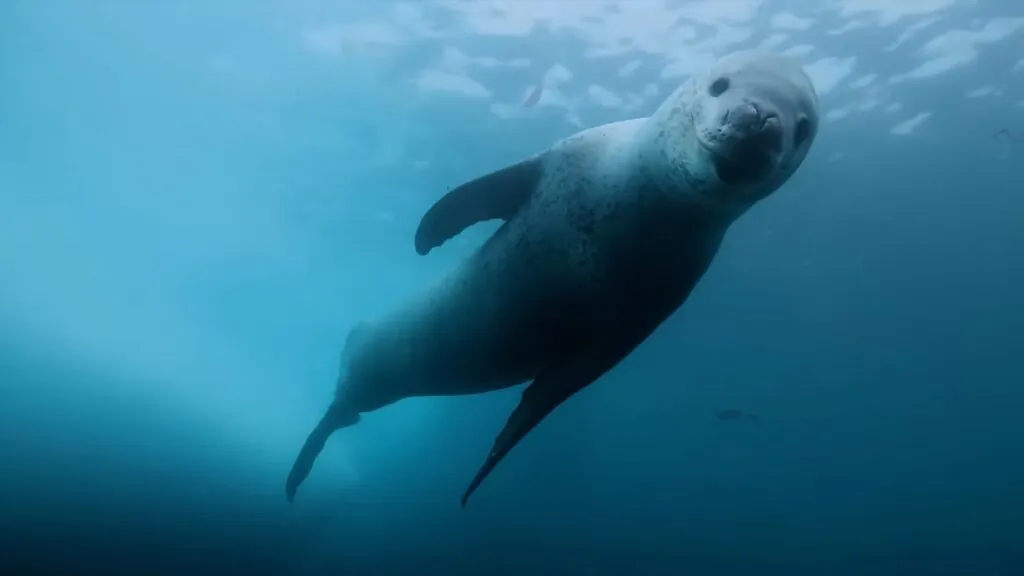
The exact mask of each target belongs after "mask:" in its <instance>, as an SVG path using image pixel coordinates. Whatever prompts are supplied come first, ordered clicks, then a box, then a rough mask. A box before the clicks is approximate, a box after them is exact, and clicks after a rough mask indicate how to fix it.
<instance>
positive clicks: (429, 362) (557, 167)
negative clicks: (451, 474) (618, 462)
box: [285, 51, 819, 506]
mask: <svg viewBox="0 0 1024 576" xmlns="http://www.w3.org/2000/svg"><path fill="white" fill-rule="evenodd" d="M818 125H819V112H818V97H817V94H816V92H815V89H814V86H813V84H812V82H811V80H810V78H809V77H808V76H807V74H806V73H805V72H804V71H803V69H802V68H801V66H800V65H799V64H798V63H797V62H796V61H795V60H793V59H791V58H788V57H785V56H782V55H778V54H773V53H766V52H755V51H748V52H737V53H733V54H731V55H729V56H726V57H724V58H722V59H721V60H719V61H718V62H716V63H715V64H714V66H713V67H712V68H711V70H710V71H709V72H708V73H707V74H706V75H701V76H699V77H694V78H691V79H689V80H688V81H687V82H685V83H683V84H682V85H681V86H680V87H679V88H677V89H676V90H675V91H674V92H673V93H672V94H671V95H670V96H669V97H668V98H667V99H666V100H665V101H664V102H663V103H662V104H661V105H660V106H659V107H658V108H657V109H656V110H655V112H654V114H653V115H652V116H650V117H647V118H637V119H633V120H625V121H622V122H615V123H611V124H606V125H603V126H598V127H596V128H590V129H587V130H583V131H582V132H579V133H577V134H575V135H573V136H570V137H568V138H566V139H565V140H562V141H560V142H558V143H556V144H554V145H553V146H551V147H550V148H549V149H547V150H545V151H543V152H540V153H538V154H536V155H534V156H531V157H528V158H526V159H524V160H521V161H519V162H517V163H515V164H512V165H510V166H507V167H505V168H502V169H500V170H497V171H494V172H491V173H489V174H486V175H484V176H481V177H479V178H476V179H475V180H472V181H469V182H466V183H464V184H462V185H461V186H458V187H456V188H454V189H452V190H450V191H449V192H448V193H447V194H445V195H444V196H443V197H441V198H440V199H439V200H438V201H437V202H436V203H435V204H434V205H433V206H432V207H431V208H430V209H429V210H428V211H427V212H426V214H425V215H424V216H423V218H422V220H421V221H420V223H419V227H418V229H417V230H416V234H415V247H416V250H417V252H418V253H419V254H421V255H425V254H427V253H428V252H430V251H431V250H432V249H434V248H436V247H438V246H440V245H441V244H443V243H444V242H445V241H447V240H448V239H450V238H452V237H454V236H456V235H458V234H459V233H460V232H461V231H462V230H464V229H465V228H467V227H469V226H471V225H473V224H475V223H477V222H481V221H485V220H493V219H501V220H503V221H504V223H503V224H502V225H501V227H500V228H499V229H498V230H497V231H496V232H495V233H494V234H493V235H492V236H490V237H489V238H488V239H487V240H486V241H485V242H484V243H483V244H482V245H481V246H480V247H479V248H477V249H476V250H475V252H473V253H472V254H471V255H469V256H468V257H466V258H465V259H464V260H462V261H461V262H460V263H459V264H458V265H457V266H456V267H455V269H454V270H452V271H451V272H450V273H449V274H448V275H447V276H445V277H444V278H442V279H441V280H440V282H438V283H437V284H435V285H434V286H433V287H432V288H430V289H428V290H427V291H425V292H423V293H421V295H420V296H419V297H417V298H415V299H413V300H412V301H411V302H408V303H407V304H406V305H405V306H403V307H400V308H398V309H397V310H395V311H394V312H392V313H390V314H387V315H385V316H383V317H381V318H379V319H376V320H373V321H371V322H365V323H362V324H359V325H357V326H356V327H355V328H353V329H352V331H351V332H350V334H349V336H348V338H347V340H346V343H345V346H344V349H343V352H342V370H341V374H340V376H339V378H338V381H337V386H336V390H335V394H334V399H333V401H332V402H331V404H330V406H329V407H328V408H327V410H326V413H325V414H324V416H323V418H322V419H321V420H320V422H319V423H318V424H317V425H316V427H315V428H314V429H313V431H312V432H310V434H309V436H308V437H307V439H306V442H305V444H304V445H303V446H302V449H301V451H300V452H299V455H298V457H297V458H296V460H295V463H294V465H293V466H292V469H291V472H290V473H289V475H288V478H287V481H286V484H285V493H286V496H287V499H288V501H289V502H291V501H293V500H294V497H295V492H296V490H297V488H298V486H299V484H301V483H302V481H303V480H304V479H305V478H306V477H307V476H308V475H309V472H310V470H311V469H312V467H313V463H314V461H315V460H316V458H317V456H318V455H319V453H320V452H321V450H322V449H323V447H324V444H325V443H326V441H327V439H328V437H329V436H330V435H331V434H332V433H333V432H334V431H336V430H338V429H340V428H345V427H347V426H351V425H353V424H355V423H357V422H358V421H359V419H360V414H363V413H367V412H371V411H374V410H377V409H379V408H382V407H384V406H387V405H389V404H392V403H394V402H397V401H399V400H402V399H403V398H409V397H414V396H445V395H458V394H476V393H482V392H487V391H492V390H498V389H503V388H507V387H511V386H515V385H517V384H522V383H525V382H529V385H528V386H526V388H525V389H524V391H523V394H522V397H521V399H520V401H519V404H518V406H517V407H516V408H515V410H514V411H513V412H512V414H511V416H510V417H509V418H508V421H507V422H506V423H505V426H504V428H503V429H502V430H501V432H500V433H499V434H498V436H497V439H496V440H495V442H494V445H493V448H492V450H491V452H490V454H488V456H487V458H486V460H485V461H484V462H483V465H482V466H481V467H480V468H479V471H478V472H477V474H476V476H475V477H474V478H473V480H472V481H471V482H470V484H469V487H468V488H467V489H466V491H465V493H464V495H463V497H462V506H465V505H466V502H467V500H468V499H469V497H470V496H471V495H472V494H473V492H474V491H475V490H476V489H477V488H478V487H479V486H480V484H481V483H482V482H483V480H484V479H485V478H486V477H487V476H488V475H489V474H490V473H491V471H492V470H493V469H494V468H495V466H496V465H497V464H498V463H499V462H500V461H501V460H502V459H503V458H504V457H505V456H506V455H507V454H508V453H509V451H510V450H511V449H512V448H513V447H514V446H515V445H516V444H517V443H518V442H519V441H520V440H522V439H523V438H524V437H525V436H526V435H527V434H528V433H529V432H530V430H532V429H533V428H534V427H535V426H537V424H538V423H540V422H541V421H542V420H543V419H544V418H545V417H546V416H547V415H548V414H550V413H551V412H552V411H553V410H554V409H555V408H556V407H558V406H559V405H560V404H562V403H563V402H565V401H566V400H567V399H568V398H570V397H571V396H572V395H573V394H575V393H576V392H579V391H580V390H582V389H583V388H585V387H586V386H588V385H590V384H591V383H593V382H594V381H595V380H597V379H598V378H600V377H601V376H602V375H603V374H604V373H605V372H607V371H608V370H610V369H611V368H612V367H614V366H615V365H616V364H618V363H619V362H620V361H621V360H622V359H623V358H625V357H626V356H627V355H629V354H630V353H631V352H632V350H633V349H634V348H636V347H637V346H638V345H639V344H640V343H641V342H643V341H644V340H645V339H646V338H647V337H648V336H649V335H650V334H651V333H652V332H654V330H655V329H656V328H657V327H658V326H659V325H660V324H661V323H662V322H663V321H664V320H665V319H667V318H668V317H669V316H670V315H671V314H672V313H673V312H674V311H675V310H676V309H677V308H679V307H680V306H681V305H682V304H683V302H684V301H685V300H686V299H687V297H688V296H689V294H690V292H691V290H693V288H694V286H695V285H696V284H697V282H698V281H699V280H700V279H701V277H702V276H703V275H704V273H705V271H706V270H707V269H708V267H709V265H710V264H711V262H712V260H713V259H714V257H715V254H716V253H717V252H718V249H719V246H720V244H721V242H722V239H723V237H724V235H725V233H726V231H727V230H728V228H729V226H730V225H731V224H732V223H733V222H734V221H735V220H736V219H737V218H738V217H739V216H740V215H742V214H743V213H744V212H746V211H747V210H748V209H749V208H750V207H751V206H753V205H754V204H755V203H756V202H758V201H759V200H761V199H763V198H765V197H767V196H768V195H769V194H771V193H772V192H774V191H775V190H777V189H778V188H779V187H780V186H782V185H783V184H784V183H785V182H786V181H787V180H788V179H789V177H790V176H791V175H792V174H793V173H794V172H795V171H796V170H797V168H799V166H800V165H801V163H802V162H803V160H804V158H805V156H806V155H807V152H808V150H809V149H810V147H811V144H812V143H813V141H814V139H815V136H816V134H817V131H818Z"/></svg>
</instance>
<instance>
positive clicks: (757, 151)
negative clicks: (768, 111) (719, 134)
mask: <svg viewBox="0 0 1024 576" xmlns="http://www.w3.org/2000/svg"><path fill="white" fill-rule="evenodd" d="M769 125H770V123H769V124H766V125H765V126H761V127H759V128H758V129H755V130H753V131H748V132H746V133H741V134H733V135H731V137H727V138H724V139H722V140H720V141H718V142H714V141H711V142H709V141H707V140H705V139H703V138H702V139H700V140H701V145H702V146H703V147H704V149H705V150H707V152H708V154H709V155H710V156H711V161H712V164H713V165H714V167H715V173H716V174H717V176H718V179H719V180H721V181H722V182H723V183H724V184H730V185H731V184H743V183H750V182H756V181H759V180H762V179H764V178H765V177H767V176H768V175H769V174H770V173H771V172H772V171H773V170H774V169H775V167H776V164H777V163H778V158H779V153H780V149H779V148H780V139H779V137H778V134H777V133H776V131H775V130H774V129H772V128H771V127H768V126H769ZM766 128H767V129H766Z"/></svg>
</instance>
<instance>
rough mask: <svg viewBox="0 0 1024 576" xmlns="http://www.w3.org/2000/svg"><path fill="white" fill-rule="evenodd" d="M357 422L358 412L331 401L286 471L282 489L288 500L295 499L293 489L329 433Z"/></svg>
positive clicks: (310, 464)
mask: <svg viewBox="0 0 1024 576" xmlns="http://www.w3.org/2000/svg"><path fill="white" fill-rule="evenodd" d="M357 422H359V413H358V412H356V411H354V410H351V409H348V408H346V407H345V406H344V405H342V404H341V403H340V402H338V401H337V400H335V401H334V402H333V403H331V405H330V406H329V407H328V408H327V412H326V413H325V414H324V417H323V418H321V419H320V423H318V424H317V425H316V428H313V431H312V432H310V433H309V436H307V437H306V442H305V443H304V444H303V445H302V450H300V451H299V455H298V457H296V458H295V463H294V464H292V469H291V471H290V472H289V473H288V480H287V481H286V482H285V489H284V491H285V496H286V497H287V498H288V502H294V501H295V491H296V490H298V488H299V485H300V484H302V482H303V480H305V479H306V477H307V476H309V472H310V470H312V469H313V463H314V462H316V458H317V456H319V455H320V452H321V451H323V449H324V445H325V444H326V443H327V439H328V438H330V437H331V434H333V433H334V431H335V430H339V429H341V428H345V427H347V426H351V425H353V424H355V423H357Z"/></svg>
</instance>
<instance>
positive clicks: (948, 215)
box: [0, 0, 1024, 576]
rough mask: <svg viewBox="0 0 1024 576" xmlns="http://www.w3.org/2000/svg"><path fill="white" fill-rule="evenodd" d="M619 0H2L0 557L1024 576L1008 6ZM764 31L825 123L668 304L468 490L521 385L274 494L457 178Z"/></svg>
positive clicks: (417, 407) (248, 566)
mask: <svg viewBox="0 0 1024 576" xmlns="http://www.w3.org/2000/svg"><path fill="white" fill-rule="evenodd" d="M636 2H637V4H635V5H631V4H630V3H628V2H614V1H612V2H605V3H598V2H596V1H591V0H561V2H552V3H543V2H539V1H536V0H524V1H523V2H521V3H515V2H513V3H504V2H496V1H490V0H487V1H484V0H480V1H477V2H471V3H464V2H447V1H442V2H433V3H431V2H426V1H424V2H422V3H419V2H416V3H406V4H398V3H389V2H372V3H371V2H368V1H367V2H355V3H352V4H354V6H353V5H349V6H346V4H348V3H345V2H340V1H335V2H324V1H311V0H310V1H299V2H287V3H286V2H273V1H266V2H258V3H257V2H242V1H240V0H225V1H220V2H216V3H201V2H157V1H135V2H129V1H127V0H91V1H90V2H73V1H71V0H9V1H7V2H4V3H2V5H0V573H3V574H43V573H48V574H86V573H90V574H91V573H98V574H121V573H123V574H189V573H191V574H248V575H255V574H301V575H307V574H310V575H312V574H347V575H364V574H365V575H392V574H395V575H404V574H445V575H452V576H457V575H474V576H475V575H482V574H488V575H491V574H493V575H501V574H515V575H522V574H557V575H565V576H574V575H587V576H605V575H609V576H610V575H615V576H623V575H641V576H647V575H651V576H656V575H662V574H664V575H669V574H672V575H675V574H693V575H704V574H708V575H711V574H714V575H733V574H736V575H741V574H742V575H746V574H756V575H759V576H763V575H776V574H778V575H783V574H784V575H826V574H827V575H837V576H845V575H862V574H863V575H873V576H875V575H877V576H883V575H900V576H916V575H926V574H927V575H932V574H935V575H939V574H941V575H953V574H956V575H960V574H964V575H968V574H971V575H973V574H977V575H986V576H987V575H1019V574H1024V458H1021V457H1020V450H1021V441H1022V439H1024V389H1022V387H1021V386H1022V383H1024V369H1022V368H1021V365H1020V360H1019V359H1020V354H1021V352H1022V351H1024V304H1022V302H1021V296H1020V295H1021V294H1022V289H1024V288H1022V287H1024V231H1022V230H1024V229H1022V227H1021V223H1022V222H1024V197H1022V195H1021V192H1022V191H1024V176H1022V171H1021V170H1020V169H1019V167H1020V164H1021V162H1022V161H1024V144H1019V143H1015V142H1013V141H1012V139H1011V138H1006V137H995V138H993V137H992V134H993V133H994V132H996V131H997V130H999V129H1002V128H1007V129H1009V130H1011V136H1013V135H1015V136H1016V137H1024V60H1022V59H1021V57H1022V56H1024V20H1021V17H1022V16H1024V8H1021V6H1019V5H1018V3H1016V2H1010V1H1005V0H1004V1H995V0H990V1H987V2H985V1H978V2H968V1H957V0H922V1H919V2H915V3H911V2H907V3H906V4H905V5H901V4H899V3H892V4H888V3H872V2H866V1H865V0H836V2H832V3H823V4H822V7H815V8H811V7H810V5H809V4H806V3H802V2H796V1H795V0H794V1H793V2H788V3H787V2H780V1H773V0H768V1H766V2H764V3H758V2H754V1H753V0H751V1H746V0H737V1H735V2H724V0H723V2H718V3H714V2H712V3H699V2H698V3H695V2H683V3H681V4H680V3H675V2H664V3H663V2H658V1H652V2H647V3H643V2H640V0H636ZM630 6H634V7H630ZM666 6H668V8H666ZM673 6H676V7H679V6H681V9H682V10H683V11H682V12H665V10H669V9H671V8H672V7H673ZM816 6H817V5H816ZM900 6H903V8H900ZM784 13H786V14H789V16H786V15H785V14H784ZM670 16H671V17H670ZM901 38H902V39H901ZM758 45H767V46H769V47H771V48H773V49H777V50H780V51H784V50H791V51H792V53H793V54H795V55H798V56H800V57H801V58H803V59H804V61H805V62H806V64H807V66H808V69H809V72H810V73H811V76H812V78H814V80H815V83H816V85H817V86H818V88H819V92H820V93H821V100H822V107H823V110H824V111H826V112H827V114H828V117H827V119H826V122H825V123H824V124H823V125H822V129H821V132H820V134H819V137H818V140H817V142H816V143H815V148H814V150H813V151H812V153H811V155H810V156H809V157H808V159H807V161H806V163H805V164H804V166H803V167H802V168H801V169H800V171H799V172H798V173H797V175H796V176H795V177H794V178H793V180H792V181H791V182H790V183H789V184H788V185H787V186H785V187H784V188H783V189H782V190H780V191H779V192H778V193H777V194H775V195H774V196H772V197H771V198H770V199H768V200H766V201H764V202H763V203H762V204H760V205H758V206H757V207H755V208H754V209H753V210H752V211H751V212H750V213H749V214H747V215H745V216H744V217H743V218H742V219H741V220H740V221H739V222H738V223H737V224H736V225H735V226H734V227H733V228H732V229H731V231H730V233H729V235H728V237H727V239H726V242H725V245H724V246H723V248H722V251H721V253H720V254H719V257H718V259H717V260H716V261H715V263H714V265H713V266H712V268H711V270H710V271H709V273H708V274H707V276H706V277H705V278H704V280H703V281H702V282H701V284H700V285H699V286H698V288H697V290H696V291H695V292H694V294H693V296H692V297H691V298H690V300H689V301H688V302H687V304H686V306H685V307H684V308H683V309H681V310H680V311H679V312H678V313H677V314H676V315H675V316H673V317H672V318H671V319H670V320H669V321H668V322H666V323H665V324H664V325H663V326H662V327H661V328H660V329H659V330H658V331H657V332H656V333H655V334H654V335H653V336H652V337H651V338H650V339H649V340H648V341H647V342H645V343H644V344H643V345H642V346H641V347H640V348H639V349H637V350H636V352H635V353H634V354H632V355H631V356H630V357H629V358H628V359H627V360H626V361H625V362H623V363H622V364H621V365H620V366H618V367H617V368H616V369H615V370H613V371H612V372H611V373H609V374H607V375H606V376H605V377H604V378H602V379H601V380H600V381H599V382H598V383H596V384H595V385H593V386H591V387H589V388H587V389H586V390H585V391H584V392H582V393H580V394H578V395H577V396H575V397H574V398H573V399H572V400H571V401H569V402H568V403H567V404H566V405H564V406H562V407H561V408H559V409H558V410H557V411H556V412H555V413H554V414H553V415H552V416H551V417H550V418H548V419H547V420H546V421H545V422H544V423H543V424H542V425H540V426H539V427H538V428H537V429H536V430H535V431H534V432H533V433H532V434H531V435H530V436H529V437H528V438H527V439H526V440H524V441H523V442H522V443H521V444H520V445H519V446H518V447H517V448H516V449H515V450H514V451H513V452H512V454H510V456H509V457H508V458H507V459H506V461H505V462H503V463H502V465H501V466H499V467H498V469H497V470H496V471H495V472H494V474H493V475H492V476H491V477H490V479H488V481H487V482H486V483H485V484H484V485H483V486H482V488H481V489H480V491H479V492H478V493H477V494H476V495H475V496H474V498H473V500H472V501H471V502H470V504H469V506H468V507H467V508H465V509H462V508H460V507H459V505H458V500H459V497H460V495H461V494H462V491H463V490H464V489H465V487H466V484H467V483H468V481H469V480H470V478H471V477H472V475H473V473H474V472H475V471H476V469H477V467H478V466H479V464H480V463H481V462H482V460H483V458H484V456H485V455H486V453H487V451H488V450H489V449H490V446H491V443H492V441H493V438H494V436H495V435H496V434H497V433H498V431H499V430H500V427H501V425H502V424H503V423H504V421H505V418H506V417H507V415H508V414H509V413H510V411H511V410H512V408H513V407H514V406H515V404H516V402H517V400H518V397H519V393H520V391H519V390H518V389H513V390H508V391H504V392H499V393H491V394H487V395H481V396H467V397H456V398H420V399H412V400H406V401H403V402H401V403H399V404H396V405H394V406H391V407H388V408H386V409H384V410H381V411H379V412H376V413H373V414H369V415H367V416H366V417H365V418H364V420H363V422H362V423H360V424H359V425H358V426H356V427H353V428H350V429H347V430H345V431H343V432H341V433H339V434H337V435H335V437H334V438H333V439H332V441H331V443H330V444H329V445H328V447H327V449H326V450H325V452H324V454H323V456H322V457H321V459H320V461H319V463H318V466H317V468H316V470H315V471H314V473H313V475H312V476H311V477H310V479H309V481H308V482H307V484H305V485H304V486H303V490H302V492H301V493H300V497H299V498H298V499H297V501H296V503H295V505H293V506H289V505H288V504H287V503H286V502H285V499H284V494H283V483H284V478H285V475H286V474H287V471H288V467H289V466H290V464H291V461H292V458H293V457H294V455H295V453H296V451H297V450H298V448H299V446H300V445H301V443H302V440H303V439H304V438H305V435H306V433H307V432H308V431H309V429H310V427H311V426H312V425H313V424H314V423H315V421H316V420H317V419H318V418H319V416H320V414H321V413H322V410H323V409H324V407H325V406H326V404H327V402H328V401H329V399H330V397H331V393H332V391H333V385H334V379H335V377H336V375H337V369H338V362H339V356H340V351H341V347H342V344H343V342H344V339H345V336H346V334H347V333H348V330H349V329H350V328H351V327H352V326H353V325H354V324H356V323H357V322H359V321H360V320H364V319H366V318H369V317H372V316H374V315H376V314H380V313H383V312H386V311H387V310H389V309H390V308H391V307H393V306H395V305H397V304H398V303H400V302H402V300H403V299H404V298H407V297H409V296H411V295H413V294H415V293H416V292H417V291H418V290H420V289H422V288H423V287H424V286H425V285H427V284H428V283H429V282H430V281H432V280H434V279H436V278H438V277H440V276H441V275H442V274H443V273H444V272H446V271H447V270H449V269H451V267H452V266H453V265H454V264H455V262H457V261H458V260H459V259H460V258H462V257H464V256H465V255H466V254H468V253H469V252H470V251H471V250H472V249H473V248H474V247H475V246H476V245H478V244H479V242H480V241H481V240H482V239H483V238H486V236H487V234H489V233H490V232H491V231H492V230H493V229H494V226H492V225H481V226H479V227H476V228H474V229H472V230H470V231H468V232H467V233H465V234H463V235H462V236H460V237H459V239H458V240H457V241H455V242H452V243H451V245H445V247H443V248H442V249H440V250H438V251H435V252H434V253H431V255H430V256H428V257H420V256H417V255H416V253H415V251H414V250H413V245H412V235H413V232H414V230H415V227H416V224H417V223H418V220H419V218H420V216H421V215H422V214H423V213H424V212H425V211H426V209H427V208H429V207H430V205H431V204H432V203H433V202H434V201H435V200H436V199H437V198H439V197H440V196H441V194H442V193H443V192H444V190H446V189H447V188H450V187H451V186H453V185H457V184H458V183H461V182H463V181H466V180H468V179H470V178H473V177H475V176H478V175H481V174H483V173H486V172H488V171H490V170H493V169H496V168H499V167H501V166H504V165H507V164H509V163H511V162H514V161H516V160H518V159H520V158H522V157H523V156H525V155H527V154H530V153H533V152H536V151H538V150H540V149H543V148H544V147H546V146H548V145H549V144H550V143H551V142H553V141H554V140H556V139H558V138H562V137H565V136H568V135H570V134H572V133H574V132H575V131H577V130H579V129H581V128H582V127H587V126H595V125H598V124H601V123H604V122H610V121H615V120H620V119H625V118H630V117H635V116H638V115H645V114H648V113H650V112H651V111H652V110H653V109H654V107H655V106H656V105H657V103H658V102H659V101H660V99H661V98H663V97H664V95H665V94H666V93H667V92H668V91H669V90H670V89H671V88H672V87H674V86H675V85H676V84H677V83H678V82H680V81H682V79H683V77H684V76H685V74H681V73H679V72H678V70H680V69H682V70H684V71H685V70H687V69H688V67H690V66H697V67H699V66H700V65H703V64H704V63H705V62H706V60H707V59H708V58H713V57H715V56H721V55H723V54H725V53H727V52H730V51H732V50H734V49H740V48H750V47H756V46H758ZM808 46H809V48H808ZM849 59H853V60H849ZM631 67H632V68H633V70H632V71H630V70H629V69H630V68H631ZM673 70H675V71H673ZM871 75H875V76H871ZM538 82H543V83H544V89H543V94H542V96H541V99H540V101H539V102H538V104H537V105H536V106H535V107H524V106H523V104H522V102H523V100H524V99H525V98H526V97H527V95H528V94H529V93H530V92H531V91H532V89H533V87H534V86H535V85H536V84H537V83H538ZM650 86H654V88H653V89H652V88H650ZM915 118H918V120H915ZM901 125H902V127H901ZM723 409H734V410H742V411H744V412H746V413H751V414H755V415H756V417H757V420H756V421H752V420H746V419H739V420H722V419H719V418H718V417H717V416H716V414H717V412H718V411H719V410H723Z"/></svg>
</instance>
